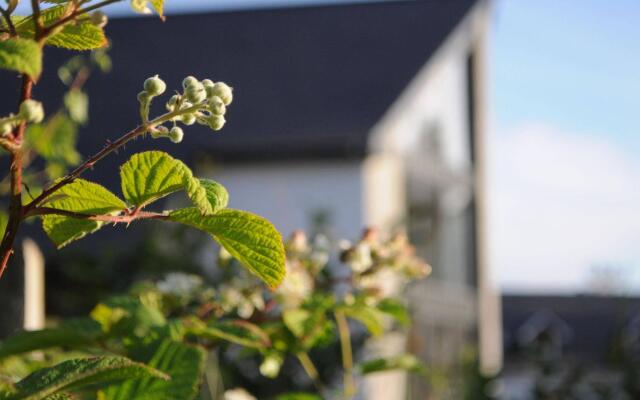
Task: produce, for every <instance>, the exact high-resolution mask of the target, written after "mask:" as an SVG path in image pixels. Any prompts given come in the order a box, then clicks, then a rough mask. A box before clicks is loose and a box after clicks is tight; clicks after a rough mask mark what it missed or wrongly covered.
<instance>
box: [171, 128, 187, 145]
mask: <svg viewBox="0 0 640 400" xmlns="http://www.w3.org/2000/svg"><path fill="white" fill-rule="evenodd" d="M183 137H184V132H183V131H182V128H180V127H179V126H174V127H173V128H171V130H170V131H169V139H171V141H172V142H173V143H180V142H182V138H183Z"/></svg>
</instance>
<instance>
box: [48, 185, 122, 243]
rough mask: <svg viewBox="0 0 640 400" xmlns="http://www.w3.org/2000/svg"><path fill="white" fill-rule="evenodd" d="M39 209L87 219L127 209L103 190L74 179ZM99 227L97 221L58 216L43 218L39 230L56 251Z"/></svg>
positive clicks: (100, 224) (99, 223)
mask: <svg viewBox="0 0 640 400" xmlns="http://www.w3.org/2000/svg"><path fill="white" fill-rule="evenodd" d="M42 205H43V206H46V207H51V208H56V209H59V210H65V211H72V212H76V213H79V214H87V215H105V214H109V213H113V212H117V211H122V210H124V209H125V208H127V205H126V204H125V203H124V202H123V201H122V200H120V199H119V198H118V197H116V196H115V195H114V194H113V193H111V192H110V191H108V190H107V189H105V188H104V187H103V186H100V185H98V184H97V183H93V182H89V181H85V180H84V179H76V180H75V181H73V182H72V183H70V184H68V185H65V186H63V187H61V188H60V189H58V190H57V191H56V192H55V193H53V194H52V195H51V196H50V197H49V198H48V199H47V200H46V201H45V202H44V203H43V204H42ZM101 226H102V223H101V222H98V221H90V220H86V219H77V218H72V217H66V216H61V215H45V216H44V217H43V218H42V228H43V229H44V231H45V232H46V233H47V235H48V236H49V238H50V239H51V240H52V241H53V243H55V245H56V246H57V247H58V248H60V247H63V246H65V245H67V244H69V243H70V242H72V241H74V240H78V239H80V238H82V237H84V236H85V235H86V234H88V233H92V232H95V231H96V230H98V229H100V227H101Z"/></svg>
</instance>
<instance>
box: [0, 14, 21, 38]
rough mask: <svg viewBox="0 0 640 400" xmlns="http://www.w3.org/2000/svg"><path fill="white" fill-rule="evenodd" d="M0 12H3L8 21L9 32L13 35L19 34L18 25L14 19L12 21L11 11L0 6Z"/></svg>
mask: <svg viewBox="0 0 640 400" xmlns="http://www.w3.org/2000/svg"><path fill="white" fill-rule="evenodd" d="M0 14H2V16H3V17H4V20H5V21H6V22H7V28H9V34H10V35H11V36H12V37H15V36H18V33H17V32H16V27H15V25H14V24H13V21H11V13H10V12H9V10H5V9H4V7H0Z"/></svg>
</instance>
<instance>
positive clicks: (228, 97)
mask: <svg viewBox="0 0 640 400" xmlns="http://www.w3.org/2000/svg"><path fill="white" fill-rule="evenodd" d="M207 95H209V96H210V98H213V96H218V97H220V99H221V100H222V102H223V103H224V104H225V105H226V106H228V105H229V104H231V102H232V101H233V89H232V88H231V87H230V86H229V85H227V84H226V83H224V82H217V83H216V84H214V85H213V87H212V88H211V89H210V90H208V91H207Z"/></svg>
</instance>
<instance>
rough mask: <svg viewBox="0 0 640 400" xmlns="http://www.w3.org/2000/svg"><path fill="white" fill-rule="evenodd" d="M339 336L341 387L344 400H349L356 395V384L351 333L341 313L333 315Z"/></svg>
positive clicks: (337, 312)
mask: <svg viewBox="0 0 640 400" xmlns="http://www.w3.org/2000/svg"><path fill="white" fill-rule="evenodd" d="M334 315H335V318H336V323H337V325H338V335H339V336H340V349H341V350H342V368H343V369H344V377H343V385H344V399H345V400H350V399H352V398H353V396H355V394H356V384H355V381H354V379H353V350H352V349H351V331H350V330H349V323H348V322H347V318H346V317H345V315H344V313H343V312H342V311H336V312H335V313H334Z"/></svg>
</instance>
